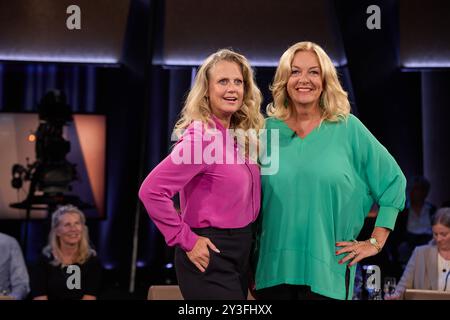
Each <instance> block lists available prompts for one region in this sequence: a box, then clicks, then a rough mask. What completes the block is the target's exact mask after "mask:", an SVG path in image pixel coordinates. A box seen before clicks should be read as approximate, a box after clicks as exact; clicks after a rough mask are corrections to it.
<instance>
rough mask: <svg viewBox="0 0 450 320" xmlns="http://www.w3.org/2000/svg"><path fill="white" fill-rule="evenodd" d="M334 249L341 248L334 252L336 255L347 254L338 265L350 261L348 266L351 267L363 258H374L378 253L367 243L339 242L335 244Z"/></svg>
mask: <svg viewBox="0 0 450 320" xmlns="http://www.w3.org/2000/svg"><path fill="white" fill-rule="evenodd" d="M336 247H343V248H342V249H339V250H338V251H336V255H337V256H338V255H340V254H343V253H348V254H347V255H346V256H345V257H344V258H342V259H341V260H340V261H339V264H343V263H344V262H347V261H349V260H351V262H350V263H349V266H350V267H351V266H353V265H354V264H356V263H358V262H359V261H361V260H362V259H364V258H367V257H371V256H374V255H376V254H377V253H378V250H377V248H375V246H373V245H372V244H370V243H369V242H368V241H351V242H350V241H341V242H336Z"/></svg>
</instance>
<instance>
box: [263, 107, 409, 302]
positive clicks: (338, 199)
mask: <svg viewBox="0 0 450 320" xmlns="http://www.w3.org/2000/svg"><path fill="white" fill-rule="evenodd" d="M266 129H267V132H268V134H267V135H268V137H271V134H270V132H271V130H279V131H278V133H279V139H274V141H270V139H269V140H268V144H267V151H266V157H264V156H263V157H262V158H261V160H262V161H261V162H262V164H263V167H264V163H266V161H267V160H268V157H271V158H272V161H273V159H274V158H276V157H274V152H276V148H278V149H279V169H278V172H276V173H275V174H272V175H262V177H261V182H262V207H261V213H260V225H259V229H260V230H259V233H258V241H257V250H256V259H257V269H256V288H257V289H262V288H266V287H271V286H275V285H279V284H294V285H308V286H310V287H311V290H312V291H313V292H315V293H318V294H321V295H324V296H327V297H330V298H334V299H346V298H350V299H351V297H352V293H353V284H354V276H355V267H356V265H355V266H353V267H350V269H349V272H350V275H349V276H350V282H349V287H348V288H347V286H346V281H345V277H346V270H347V263H344V264H342V265H340V264H338V261H339V260H340V259H341V258H342V257H343V256H344V255H340V256H336V254H335V251H336V250H337V249H338V248H337V247H336V246H335V244H336V242H338V241H349V240H352V239H355V238H356V237H357V236H358V234H359V232H360V231H361V229H362V227H363V223H364V219H365V217H366V216H367V214H368V212H369V210H370V207H371V206H372V204H373V202H376V203H378V204H379V206H380V210H379V213H378V217H377V220H376V226H378V227H385V228H389V229H393V227H394V225H395V220H396V218H397V214H398V212H399V211H400V210H402V209H403V207H404V204H405V188H406V179H405V177H404V175H403V173H402V171H401V170H400V168H399V166H398V165H397V163H396V161H395V160H394V158H393V157H392V156H391V155H390V154H389V152H388V151H387V150H386V149H385V148H384V147H383V146H382V145H381V144H380V143H379V142H378V141H377V140H376V138H375V137H374V136H373V135H372V134H371V133H370V132H369V130H368V129H367V128H366V127H365V126H364V125H363V124H362V123H361V122H360V121H359V120H358V118H356V117H355V116H353V115H349V116H348V117H347V119H346V120H341V121H339V122H328V121H324V122H322V124H321V125H320V126H319V127H316V128H315V129H314V130H313V131H311V133H310V134H308V135H307V136H306V137H305V138H303V139H302V138H300V137H298V136H297V135H296V134H295V132H294V131H292V130H291V129H290V128H289V127H288V126H287V125H286V124H285V123H284V122H283V121H281V120H279V119H276V118H268V119H267V120H266ZM275 140H279V141H278V142H277V141H275ZM268 165H269V164H267V166H268ZM347 290H348V291H347ZM346 292H347V293H348V296H347V297H346Z"/></svg>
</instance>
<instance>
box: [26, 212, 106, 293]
mask: <svg viewBox="0 0 450 320" xmlns="http://www.w3.org/2000/svg"><path fill="white" fill-rule="evenodd" d="M100 276H101V265H100V262H99V260H98V258H97V256H96V252H95V251H94V250H93V249H92V248H91V247H90V246H89V235H88V229H87V226H86V218H85V216H84V214H83V212H81V211H80V210H79V209H78V208H76V207H74V206H72V205H67V206H63V207H60V208H59V209H58V210H56V211H55V212H54V213H53V216H52V225H51V230H50V234H49V237H48V245H47V246H46V247H45V248H44V250H43V251H42V256H41V257H40V259H39V261H38V263H37V265H36V266H35V267H34V268H33V270H32V272H31V297H32V298H33V299H34V300H80V299H81V300H95V299H97V297H98V293H99V288H100Z"/></svg>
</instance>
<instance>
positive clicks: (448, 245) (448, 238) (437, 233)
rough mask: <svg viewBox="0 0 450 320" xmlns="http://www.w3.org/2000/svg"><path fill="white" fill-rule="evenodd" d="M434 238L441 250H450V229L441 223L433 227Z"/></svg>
mask: <svg viewBox="0 0 450 320" xmlns="http://www.w3.org/2000/svg"><path fill="white" fill-rule="evenodd" d="M433 238H434V240H435V241H436V244H437V247H438V249H439V250H445V251H447V250H450V228H448V227H446V226H444V225H443V224H440V223H438V224H435V225H434V226H433Z"/></svg>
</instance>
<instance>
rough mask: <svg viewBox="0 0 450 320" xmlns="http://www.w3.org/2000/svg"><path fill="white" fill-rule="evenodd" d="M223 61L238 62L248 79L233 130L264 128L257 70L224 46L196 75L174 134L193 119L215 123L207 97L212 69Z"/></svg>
mask: <svg viewBox="0 0 450 320" xmlns="http://www.w3.org/2000/svg"><path fill="white" fill-rule="evenodd" d="M219 61H228V62H234V63H236V64H237V65H238V66H239V67H240V69H241V72H242V76H243V78H244V99H243V103H242V106H241V108H239V110H238V111H236V112H235V113H234V114H233V115H232V116H231V123H230V129H235V130H236V129H242V130H248V129H255V130H256V131H258V130H260V129H262V128H263V126H264V117H263V115H262V113H261V110H260V107H261V102H262V94H261V91H260V90H259V88H258V87H257V85H256V82H255V79H254V73H253V70H252V68H251V67H250V64H249V62H248V60H247V59H246V58H245V57H244V56H243V55H241V54H239V53H237V52H234V51H232V50H230V49H221V50H219V51H217V52H215V53H213V54H211V55H210V56H209V57H207V58H206V60H205V61H204V62H203V64H202V65H201V66H200V68H199V69H198V72H197V75H196V76H195V80H194V85H193V86H192V89H191V90H190V91H189V94H188V96H187V98H186V101H185V104H184V107H183V109H182V110H181V115H180V118H179V120H178V121H177V123H176V124H175V128H174V133H175V134H176V135H177V136H178V137H179V136H180V133H181V132H182V131H183V130H184V129H186V128H187V127H188V126H189V125H190V124H191V123H192V122H193V121H201V122H203V123H204V124H206V125H208V126H213V123H212V121H211V115H212V110H211V106H210V104H209V100H208V98H207V94H208V85H209V71H210V70H211V68H213V67H214V66H215V65H216V64H217V63H218V62H219ZM245 147H246V148H245V150H246V152H248V149H249V148H248V147H249V139H248V137H246V138H245Z"/></svg>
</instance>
